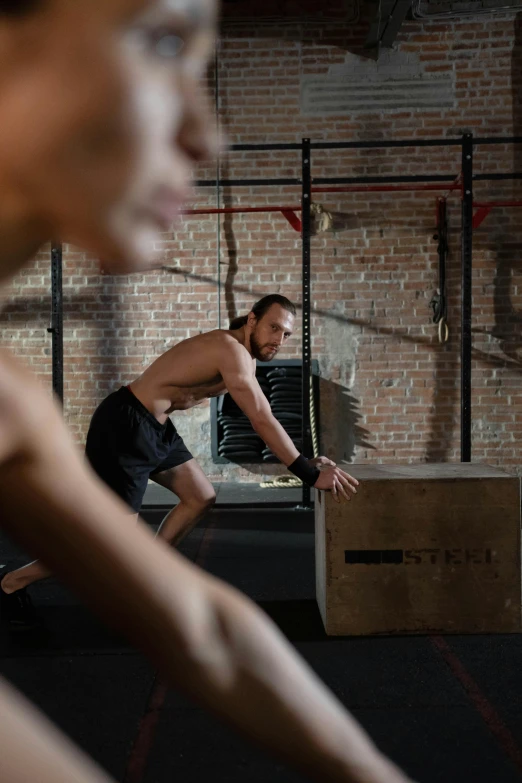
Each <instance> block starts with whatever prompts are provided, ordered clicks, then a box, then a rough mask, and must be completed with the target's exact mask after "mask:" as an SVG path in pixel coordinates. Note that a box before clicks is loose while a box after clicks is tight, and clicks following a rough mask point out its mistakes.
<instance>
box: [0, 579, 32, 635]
mask: <svg viewBox="0 0 522 783" xmlns="http://www.w3.org/2000/svg"><path fill="white" fill-rule="evenodd" d="M4 576H5V574H4ZM0 613H1V620H2V625H7V626H8V628H9V629H10V630H11V631H35V630H39V629H41V628H43V623H42V620H41V619H40V617H39V616H38V613H37V612H36V609H35V608H34V606H33V602H32V601H31V597H30V596H29V593H28V592H27V588H26V587H23V588H22V589H21V590H16V592H14V593H5V592H4V591H3V590H2V586H1V583H0Z"/></svg>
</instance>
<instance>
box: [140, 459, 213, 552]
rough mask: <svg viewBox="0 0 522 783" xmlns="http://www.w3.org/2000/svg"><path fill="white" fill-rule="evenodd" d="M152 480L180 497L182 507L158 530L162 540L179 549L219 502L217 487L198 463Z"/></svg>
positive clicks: (174, 469)
mask: <svg viewBox="0 0 522 783" xmlns="http://www.w3.org/2000/svg"><path fill="white" fill-rule="evenodd" d="M151 479H152V480H153V481H155V482H156V484H160V485H161V486H162V487H166V488H167V489H170V491H171V492H174V493H175V494H176V495H177V496H178V497H179V503H178V505H177V506H175V508H173V509H172V511H170V512H169V513H168V514H167V516H166V517H165V519H164V520H163V522H162V523H161V525H160V529H159V530H158V536H159V537H160V538H163V539H164V540H165V541H168V543H169V544H171V545H172V546H177V545H178V544H179V543H180V541H181V540H182V539H183V538H184V537H185V536H186V535H187V533H189V532H190V531H191V530H192V528H193V527H194V525H195V524H196V523H197V522H199V520H200V519H201V518H202V517H203V516H204V514H205V512H206V511H208V510H209V509H210V508H212V506H213V505H214V503H215V502H216V493H215V492H214V487H213V486H212V484H211V483H210V481H209V480H208V478H207V477H206V476H205V474H204V473H203V471H202V470H201V468H200V467H199V465H198V463H197V462H196V460H195V459H190V460H188V462H184V463H183V464H182V465H177V466H176V467H175V468H169V469H168V470H164V471H162V472H161V473H154V474H153V475H152V476H151Z"/></svg>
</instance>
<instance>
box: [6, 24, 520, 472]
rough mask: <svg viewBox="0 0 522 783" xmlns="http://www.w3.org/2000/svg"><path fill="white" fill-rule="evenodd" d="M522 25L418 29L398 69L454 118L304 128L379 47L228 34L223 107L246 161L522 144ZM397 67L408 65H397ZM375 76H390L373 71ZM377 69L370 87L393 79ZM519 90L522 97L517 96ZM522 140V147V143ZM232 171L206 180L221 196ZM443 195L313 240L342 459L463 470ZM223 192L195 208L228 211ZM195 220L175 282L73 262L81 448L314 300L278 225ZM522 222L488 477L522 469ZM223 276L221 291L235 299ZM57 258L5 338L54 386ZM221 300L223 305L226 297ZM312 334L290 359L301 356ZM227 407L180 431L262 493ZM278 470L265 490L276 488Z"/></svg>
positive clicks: (328, 414)
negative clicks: (436, 311) (261, 302)
mask: <svg viewBox="0 0 522 783" xmlns="http://www.w3.org/2000/svg"><path fill="white" fill-rule="evenodd" d="M518 27H519V23H518V21H517V19H516V17H515V16H514V15H509V16H502V17H481V18H479V19H462V20H459V21H444V23H441V22H439V23H420V22H408V23H406V24H405V25H404V27H403V29H402V32H401V35H400V38H399V41H398V43H397V46H396V53H399V54H401V55H406V54H407V55H408V56H410V58H411V60H412V62H415V63H417V64H419V67H421V68H422V69H423V73H424V74H426V76H427V77H428V76H429V75H430V74H431V75H434V74H435V75H436V74H441V73H442V74H444V73H446V74H451V75H453V76H454V79H455V105H454V106H452V107H449V108H443V109H438V110H437V109H432V110H430V111H420V110H415V109H409V110H404V109H398V110H396V111H394V110H393V109H389V110H386V111H381V112H377V111H376V112H373V113H372V112H368V113H364V114H361V113H352V114H350V115H348V114H343V113H340V114H338V115H329V116H326V117H315V116H305V115H303V113H302V112H301V102H300V100H301V99H300V79H301V78H302V77H303V76H304V75H306V74H313V75H321V74H326V73H327V72H328V69H329V68H330V67H331V66H341V65H343V64H347V65H348V66H351V65H353V64H357V63H360V62H367V60H365V61H363V60H362V59H361V58H360V56H359V55H358V54H357V52H358V51H360V44H361V40H362V38H363V37H364V35H365V33H366V30H367V27H366V26H365V25H364V24H363V23H362V22H361V23H360V24H359V25H355V26H354V27H352V28H351V29H348V30H343V29H342V28H341V27H340V26H337V27H336V28H332V29H328V28H324V27H323V28H318V29H306V30H305V32H304V34H303V33H302V31H300V30H299V29H298V28H295V29H292V28H284V27H283V28H280V29H278V30H274V29H269V28H260V29H259V30H258V31H257V35H256V37H252V34H251V33H249V32H248V31H241V29H235V30H234V31H228V32H227V31H225V36H224V38H223V39H222V41H221V44H220V48H219V79H218V85H219V95H218V103H219V109H220V115H221V120H222V123H223V125H224V127H225V129H226V131H227V133H228V136H229V139H230V140H231V141H232V142H288V141H292V142H294V141H300V139H301V138H302V137H304V136H309V137H311V139H312V140H315V141H317V140H332V141H334V140H357V139H358V140H368V139H382V140H387V139H396V138H412V139H415V138H423V137H435V138H444V137H455V136H459V135H460V134H461V133H462V132H464V131H465V130H471V131H473V133H474V134H475V135H479V136H489V135H511V134H513V133H519V131H520V128H519V126H520V125H521V124H522V111H521V109H520V103H519V98H518V92H519V89H520V76H519V73H520V71H521V69H520V65H522V63H521V62H520V60H521V59H522V58H521V56H520V54H519V39H520V33H519V30H518ZM394 56H395V55H394ZM374 65H375V64H374ZM374 65H372V64H371V63H370V64H369V65H368V67H370V68H371V67H374ZM512 73H513V74H514V77H513V78H512ZM520 135H522V134H520ZM459 156H460V150H459V148H451V147H450V148H428V149H425V148H420V149H417V150H415V149H414V148H408V149H404V150H401V149H394V150H364V151H338V152H337V151H315V152H314V153H313V157H312V162H313V173H314V175H315V176H316V177H319V176H365V175H367V176H387V175H390V176H392V175H395V174H422V173H441V172H442V173H446V172H452V173H454V174H455V176H456V175H457V174H458V173H459V169H460V158H459ZM519 158H520V147H519V146H516V147H505V148H500V147H477V148H476V155H475V170H476V172H478V173H480V172H486V171H488V172H491V171H493V172H495V171H497V172H498V171H522V167H521V166H520V165H519ZM214 173H215V167H214V166H209V167H206V168H204V169H203V168H202V169H201V171H199V172H197V176H198V177H200V178H211V177H212V176H213V175H214ZM221 173H222V176H223V177H227V178H235V177H261V176H266V177H269V176H270V177H272V176H273V177H298V176H300V158H299V154H298V153H295V152H274V153H248V154H247V153H232V154H230V156H229V158H228V160H226V161H222V165H221ZM436 196H437V194H436V193H416V194H412V193H389V194H379V193H377V194H367V193H365V194H361V193H357V194H354V193H350V194H335V195H324V196H321V197H320V200H321V202H322V203H323V204H324V205H325V207H327V208H328V209H329V210H330V211H332V212H334V213H339V215H340V216H339V215H338V216H337V221H338V222H337V225H339V220H340V221H341V223H342V224H343V225H344V227H343V228H342V229H341V230H338V231H335V232H333V233H327V234H321V235H318V236H315V237H314V238H313V240H312V259H313V260H312V268H313V275H312V280H313V307H314V316H313V334H314V337H313V351H314V357H315V358H317V359H318V361H319V364H320V368H321V376H322V381H321V389H322V405H321V419H322V426H321V430H322V440H323V449H322V450H323V451H324V452H326V453H329V454H331V455H332V456H334V458H337V459H343V458H344V459H347V460H350V461H357V462H361V461H365V460H373V461H387V462H395V461H425V460H457V459H459V437H460V435H459V426H460V425H459V416H460V402H459V385H460V368H459V350H460V349H459V340H460V312H459V306H460V269H459V265H460V247H459V233H458V228H459V222H460V202H459V198H458V196H457V195H456V194H451V195H450V196H449V199H448V212H449V220H450V225H451V229H452V230H451V235H450V257H449V260H448V273H447V274H448V281H447V282H448V294H449V302H448V307H449V313H448V321H449V329H450V339H449V342H448V343H447V344H446V345H440V344H439V343H438V339H437V331H436V327H435V326H434V325H433V324H432V322H431V317H432V311H431V309H430V306H429V302H430V300H431V298H432V295H433V294H434V292H435V290H436V288H437V281H438V266H437V254H436V242H435V241H434V240H433V234H434V227H435V200H436ZM516 197H518V198H520V197H521V188H520V186H519V185H518V183H516V182H515V183H513V182H505V183H502V182H496V183H495V182H489V183H488V182H484V183H477V185H476V192H475V198H476V199H477V200H478V199H482V200H485V199H491V198H506V199H509V198H516ZM221 203H222V204H226V205H238V204H250V205H252V204H254V205H263V204H268V205H269V204H272V205H280V204H284V205H291V204H298V203H299V189H298V188H294V187H284V188H280V187H279V188H276V187H257V188H241V189H239V188H236V189H234V190H233V191H230V189H225V190H224V191H222V192H221ZM215 204H216V194H215V190H214V189H213V188H210V189H201V190H200V191H199V192H197V193H196V194H195V199H194V206H198V207H203V206H205V205H208V206H215ZM217 225H218V223H217V218H216V217H215V216H203V217H201V216H200V217H187V218H185V220H184V223H183V225H182V226H181V227H179V228H177V229H176V230H175V231H173V232H171V233H168V234H165V235H163V236H162V238H161V242H160V244H161V248H162V250H164V258H165V264H166V266H167V267H169V269H170V271H167V270H163V271H157V272H154V273H150V274H147V275H133V276H130V277H123V278H109V277H100V276H99V275H98V274H97V267H96V263H95V261H94V260H92V259H90V258H89V257H88V256H87V255H86V254H85V253H83V252H81V251H78V250H73V249H72V248H69V247H68V248H66V253H65V269H64V292H65V303H66V304H65V335H64V341H65V368H66V374H65V415H66V418H67V421H68V424H69V426H70V428H71V430H72V431H73V433H74V436H75V437H76V438H77V440H78V442H79V443H81V442H82V441H83V439H84V436H85V433H86V428H87V426H88V422H89V418H90V415H91V413H92V411H93V409H94V407H95V405H96V404H97V402H99V400H100V399H101V398H102V397H103V396H104V395H105V394H106V393H107V392H108V391H110V390H111V389H113V388H114V387H116V386H117V385H118V384H120V383H122V382H128V381H129V380H131V379H132V378H133V377H135V376H136V375H137V374H138V373H139V372H140V370H141V368H142V367H144V366H145V365H146V364H148V363H149V362H150V361H151V360H152V359H153V358H154V357H155V356H157V355H158V354H160V353H161V352H162V351H164V350H165V349H166V348H167V347H168V346H169V345H170V344H171V343H172V342H174V341H177V340H181V339H183V338H185V337H187V336H189V335H191V334H195V333H197V332H198V331H202V330H208V329H212V328H215V327H216V326H217V325H218V302H220V308H221V323H222V324H223V325H226V324H227V320H228V316H229V315H234V314H236V313H238V312H240V313H241V312H245V311H246V310H247V309H248V307H249V305H250V304H251V303H252V302H253V301H254V299H256V298H258V297H259V296H262V295H264V294H265V293H272V292H282V293H284V294H286V295H287V296H289V297H290V298H294V299H296V300H298V301H299V299H300V240H299V235H298V234H297V233H296V232H295V231H294V230H293V229H292V228H291V227H290V226H289V225H288V224H287V223H286V221H285V220H284V218H283V217H282V216H281V215H280V214H279V213H274V214H266V215H261V216H256V215H233V216H227V217H226V218H225V219H224V218H222V219H221V221H220V226H221V231H220V246H221V253H220V265H219V273H218V262H217V249H218V248H217V246H218V232H217ZM521 240H522V211H521V210H516V209H504V210H495V211H494V212H492V213H491V215H490V216H489V217H488V218H487V219H486V220H485V222H484V223H483V224H482V226H481V227H480V228H479V229H477V231H476V232H475V235H474V241H475V252H474V265H475V266H474V288H473V296H474V305H473V306H474V317H473V349H474V364H473V410H472V416H473V443H472V457H473V459H474V460H483V461H487V462H490V463H492V464H497V465H503V466H506V467H508V468H509V469H515V470H517V469H518V453H517V439H518V435H519V432H520V434H521V435H522V403H521V402H519V394H518V393H517V392H518V384H519V379H520V370H521V363H520V353H519V349H520V348H521V346H522V293H521V291H522V288H521V286H522V279H521V277H520V262H519V254H520V247H521ZM218 276H219V281H220V287H218V285H217V282H218ZM49 287H50V281H49V261H48V252H47V250H46V251H45V252H44V251H42V253H41V254H40V255H39V257H38V259H37V260H36V262H35V263H33V265H32V266H31V267H30V268H27V269H26V270H25V271H24V272H23V273H22V274H20V275H19V276H18V277H17V278H16V280H15V281H14V282H13V284H12V286H11V288H10V291H9V292H8V302H7V307H6V309H5V310H4V312H3V314H2V316H1V318H2V333H3V336H4V339H5V340H6V341H7V343H8V344H10V345H11V347H12V349H13V350H14V351H15V352H16V353H17V354H19V355H20V356H22V357H23V358H24V359H26V360H27V361H29V362H30V363H31V364H32V365H33V366H34V367H35V369H36V370H37V371H38V372H39V373H40V374H41V375H42V378H43V379H44V382H45V383H46V384H47V385H49V380H50V337H49V336H48V335H47V333H46V332H45V328H46V326H47V325H48V321H49V302H50V299H49ZM218 291H219V294H218ZM300 339H301V337H300V331H299V329H297V330H296V334H295V337H294V338H293V340H292V344H291V346H289V348H288V351H287V354H286V355H287V356H289V357H292V356H298V355H299V353H300ZM208 418H209V411H208V407H205V406H204V407H203V408H200V409H197V410H195V411H193V412H190V413H187V414H182V415H179V416H176V417H175V421H176V423H177V424H178V426H179V428H180V430H181V432H182V433H183V434H184V435H185V437H186V440H187V443H188V445H189V446H190V447H191V448H193V450H194V453H195V454H196V456H197V457H198V459H200V461H201V462H202V464H203V466H204V468H205V469H206V471H207V472H208V473H209V474H210V475H212V476H213V477H219V476H224V477H227V476H228V477H232V476H234V477H238V476H240V477H241V478H243V479H245V480H246V479H248V478H250V479H252V478H254V479H255V478H257V476H258V474H259V473H260V472H263V471H262V470H260V469H259V468H253V469H252V471H249V470H247V469H246V468H242V469H241V470H239V471H238V469H237V468H236V467H235V466H225V467H223V466H213V464H212V462H211V459H210V442H209V441H210V435H209V421H208ZM272 470H274V469H273V468H270V469H267V470H266V471H264V472H267V473H269V472H271V471H272Z"/></svg>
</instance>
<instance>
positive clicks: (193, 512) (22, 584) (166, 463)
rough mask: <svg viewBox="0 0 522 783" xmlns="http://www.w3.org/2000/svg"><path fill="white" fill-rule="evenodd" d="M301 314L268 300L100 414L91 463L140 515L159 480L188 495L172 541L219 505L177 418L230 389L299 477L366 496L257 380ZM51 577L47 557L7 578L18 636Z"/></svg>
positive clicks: (174, 357)
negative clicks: (298, 435)
mask: <svg viewBox="0 0 522 783" xmlns="http://www.w3.org/2000/svg"><path fill="white" fill-rule="evenodd" d="M295 312H296V311H295V306H294V305H293V304H292V302H290V300H289V299H287V298H286V297H284V296H280V295H279V294H272V295H270V296H265V297H263V299H260V300H259V302H257V303H256V304H255V305H254V306H253V307H252V310H251V311H250V313H249V314H248V316H245V317H244V319H236V323H238V324H239V326H238V328H236V329H233V330H223V329H215V330H214V331H212V332H207V333H206V334H199V335H197V336H195V337H190V338H189V339H188V340H183V341H182V342H181V343H178V344H177V345H175V346H173V347H172V348H170V349H169V350H168V351H166V352H165V353H164V354H162V355H161V356H160V357H159V358H158V359H156V360H155V361H154V362H153V363H152V364H151V365H150V366H149V367H147V369H146V370H145V371H144V372H143V373H142V375H140V377H139V378H138V379H137V380H135V381H133V383H131V384H130V385H129V386H122V387H121V388H120V389H118V391H115V392H113V393H112V394H110V395H109V396H108V397H107V398H106V399H105V400H103V402H102V403H101V404H100V405H99V406H98V408H97V409H96V411H95V413H94V415H93V417H92V420H91V425H90V427H89V432H88V434H87V443H86V454H87V457H88V459H89V461H90V463H91V465H92V467H93V468H94V470H95V471H96V473H97V474H98V476H99V477H100V478H101V479H102V480H103V481H104V482H105V483H106V484H107V485H108V486H109V487H110V488H111V489H112V490H113V491H114V492H115V493H116V494H117V495H118V496H119V497H120V498H121V499H122V500H123V501H124V502H125V503H126V504H127V505H128V506H129V507H130V509H131V511H132V512H133V513H134V514H137V513H138V512H139V510H140V508H141V504H142V501H143V496H144V494H145V490H146V488H147V482H148V480H149V478H151V479H152V480H153V481H155V482H156V483H157V484H160V485H161V486H163V487H166V488H167V489H170V490H171V491H172V492H174V493H175V494H176V495H177V496H178V497H179V500H180V502H179V503H178V505H177V506H176V507H175V508H174V509H172V511H170V512H169V514H167V516H166V517H165V519H164V520H163V522H162V524H161V527H160V529H159V531H158V535H159V536H160V537H161V538H163V539H164V540H165V541H167V542H168V543H169V544H173V545H176V544H178V543H179V542H180V541H181V539H182V538H184V536H185V535H186V534H187V533H188V532H189V531H190V530H191V529H192V528H193V527H194V525H195V524H196V523H197V522H198V521H199V520H200V519H201V517H202V516H203V514H204V513H205V511H207V510H208V509H209V508H210V507H211V506H212V504H213V503H214V501H215V493H214V489H213V487H212V484H211V483H210V482H209V480H208V479H207V477H206V476H205V474H204V473H203V471H202V470H201V468H200V467H199V465H198V463H197V462H196V461H195V459H194V458H193V457H192V454H191V453H190V451H189V450H188V449H187V447H186V446H185V444H184V442H183V440H182V438H181V437H180V435H179V434H178V433H177V432H176V429H175V427H174V425H173V423H172V421H171V419H170V418H169V414H170V413H172V412H173V411H175V410H186V409H188V408H192V407H193V406H195V405H198V404H199V403H200V402H202V401H203V400H204V399H208V398H209V397H216V396H217V395H219V394H223V393H224V392H226V391H228V393H229V394H230V395H231V397H232V398H233V399H234V401H235V402H236V403H237V405H238V406H239V407H240V408H241V410H242V411H243V413H244V414H245V415H246V416H248V418H249V419H250V422H251V424H252V427H253V429H254V430H255V431H256V432H257V433H258V435H259V436H260V437H261V438H262V439H263V440H264V441H265V443H266V444H267V446H268V447H269V448H270V449H271V450H272V452H273V453H274V454H275V455H276V456H277V457H278V458H279V459H280V461H281V462H282V463H283V464H284V465H286V467H287V468H288V470H289V471H291V472H292V473H294V474H295V475H297V476H299V477H300V478H301V479H302V480H303V481H306V482H307V483H309V484H310V486H314V487H317V488H318V489H323V490H331V491H332V494H333V495H334V497H335V499H336V500H337V501H338V502H340V499H341V498H342V499H344V500H350V496H351V494H354V493H355V492H356V491H357V490H356V486H357V484H358V481H357V480H356V479H354V478H353V477H352V476H350V475H349V474H348V473H345V472H344V471H343V470H341V469H340V468H338V467H336V466H335V463H334V462H332V461H331V460H329V459H327V458H326V457H318V458H316V459H311V460H308V459H306V458H304V457H303V456H302V455H301V454H299V452H298V450H297V449H296V447H295V446H294V444H293V442H292V440H291V438H290V436H289V435H288V434H287V433H286V431H285V430H284V428H283V427H282V426H281V424H280V423H279V422H278V421H277V419H276V418H275V417H274V415H273V414H272V412H271V410H270V405H269V404H268V400H267V398H266V397H265V395H264V394H263V392H262V390H261V388H260V386H259V383H258V382H257V379H256V359H257V360H259V361H261V362H269V361H271V360H272V359H273V358H274V357H275V356H276V355H277V353H278V352H279V350H280V348H281V346H283V345H284V344H285V343H286V341H287V340H288V338H289V337H290V336H291V334H292V331H293V326H294V317H295ZM233 325H234V324H233ZM318 465H320V466H321V468H320V469H319V468H318ZM49 575H50V573H49V571H48V569H47V568H46V567H45V566H44V565H43V563H41V562H39V561H38V560H37V561H34V562H32V563H29V564H28V565H26V566H22V568H19V569H17V570H16V571H10V572H8V573H7V574H6V575H5V576H4V577H3V579H2V581H1V583H0V584H1V587H2V589H3V590H5V591H6V594H5V595H4V596H2V595H1V593H0V597H1V600H2V611H3V614H4V621H5V619H6V618H9V620H10V623H11V627H12V629H13V630H20V629H27V628H30V627H33V626H37V625H38V624H39V620H38V617H37V615H36V613H35V612H34V609H33V606H32V604H31V601H30V598H29V596H28V595H27V594H25V592H24V591H25V588H26V587H28V586H29V585H30V584H33V583H34V582H36V581H38V580H39V579H44V578H46V577H47V576H49ZM7 591H9V592H8V593H7Z"/></svg>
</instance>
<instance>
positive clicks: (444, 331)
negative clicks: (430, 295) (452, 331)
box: [439, 318, 449, 344]
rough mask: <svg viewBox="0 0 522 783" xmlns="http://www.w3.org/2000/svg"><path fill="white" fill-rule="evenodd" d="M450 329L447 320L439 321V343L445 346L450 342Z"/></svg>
mask: <svg viewBox="0 0 522 783" xmlns="http://www.w3.org/2000/svg"><path fill="white" fill-rule="evenodd" d="M448 338H449V329H448V324H447V323H446V319H445V318H441V319H440V321H439V343H441V344H444V343H447V342H448Z"/></svg>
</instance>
